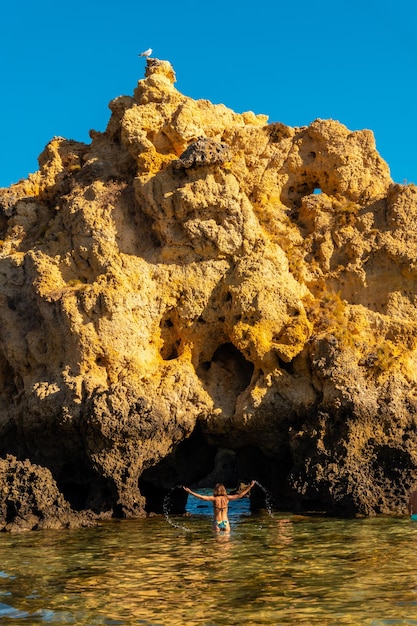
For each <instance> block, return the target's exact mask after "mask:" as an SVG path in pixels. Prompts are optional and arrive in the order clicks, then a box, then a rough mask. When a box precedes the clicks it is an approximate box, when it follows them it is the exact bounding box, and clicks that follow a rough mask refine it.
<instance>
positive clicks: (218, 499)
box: [184, 480, 255, 533]
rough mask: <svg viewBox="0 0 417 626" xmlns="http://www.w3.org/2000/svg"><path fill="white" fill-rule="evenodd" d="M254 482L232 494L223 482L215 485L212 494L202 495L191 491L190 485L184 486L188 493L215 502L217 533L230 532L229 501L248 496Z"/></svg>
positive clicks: (214, 521)
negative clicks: (228, 492) (229, 493)
mask: <svg viewBox="0 0 417 626" xmlns="http://www.w3.org/2000/svg"><path fill="white" fill-rule="evenodd" d="M254 484H255V481H254V480H253V481H252V482H251V484H250V485H249V487H246V489H244V490H243V491H240V492H239V493H236V494H234V495H232V496H229V495H228V494H227V491H226V487H225V486H224V485H222V484H221V483H217V485H216V486H215V487H214V489H213V495H212V496H202V495H201V494H199V493H195V492H194V491H191V489H189V488H188V487H184V490H185V491H186V492H187V493H190V494H191V495H192V496H194V497H195V498H199V499H200V500H205V501H206V502H212V503H213V516H214V520H213V524H214V527H213V528H214V530H215V531H216V532H217V533H219V532H230V524H229V519H228V517H227V511H228V508H229V502H230V501H231V500H239V498H243V496H246V494H247V493H249V491H250V490H251V489H252V487H253V486H254Z"/></svg>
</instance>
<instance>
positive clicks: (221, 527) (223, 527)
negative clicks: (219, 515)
mask: <svg viewBox="0 0 417 626" xmlns="http://www.w3.org/2000/svg"><path fill="white" fill-rule="evenodd" d="M214 523H215V524H216V526H217V528H218V529H219V530H227V526H228V524H229V522H228V521H227V520H226V519H222V520H221V521H220V522H217V521H216V520H215V521H214Z"/></svg>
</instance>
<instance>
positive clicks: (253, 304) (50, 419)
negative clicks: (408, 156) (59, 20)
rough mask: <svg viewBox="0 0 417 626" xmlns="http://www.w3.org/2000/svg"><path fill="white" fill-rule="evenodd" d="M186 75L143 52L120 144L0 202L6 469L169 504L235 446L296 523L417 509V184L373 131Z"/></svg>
mask: <svg viewBox="0 0 417 626" xmlns="http://www.w3.org/2000/svg"><path fill="white" fill-rule="evenodd" d="M174 84H175V74H174V71H173V68H172V67H171V65H170V63H169V62H167V61H161V60H158V59H148V60H147V68H146V77H145V78H144V79H143V80H139V82H138V85H137V87H136V89H135V91H134V94H133V96H121V97H119V98H116V99H115V100H113V101H112V102H111V103H110V110H111V117H110V120H109V123H108V126H107V129H106V131H105V132H103V133H99V132H93V131H92V132H91V143H90V144H89V145H86V144H83V143H77V142H74V141H68V140H65V139H63V138H60V137H55V138H53V139H52V140H51V142H50V143H49V144H48V145H47V146H46V148H45V150H44V151H43V153H42V154H41V155H40V157H39V171H38V172H36V173H35V174H32V175H30V176H29V177H28V179H27V180H22V181H20V182H19V183H17V184H15V185H12V186H11V187H10V188H8V189H3V190H1V191H0V206H1V216H0V226H1V249H0V311H1V319H2V323H1V326H0V455H1V456H2V457H4V459H7V458H9V459H13V463H14V464H16V462H17V461H16V459H20V460H22V461H23V460H25V459H27V462H28V463H29V465H30V463H34V464H36V465H37V466H39V467H45V468H47V469H48V471H49V472H50V475H51V480H53V481H55V483H56V486H57V488H58V490H59V491H60V492H61V493H62V494H63V495H64V496H65V498H66V499H67V501H68V502H69V503H70V504H71V506H72V508H73V509H74V510H75V511H77V512H81V511H84V510H88V509H91V510H92V511H93V512H94V513H95V514H96V515H98V516H99V515H116V516H135V515H142V514H144V513H145V512H160V511H161V509H162V501H163V498H164V495H165V494H166V493H168V491H169V490H170V489H171V488H172V487H173V486H175V485H176V484H180V483H192V482H196V481H200V480H203V479H204V477H205V476H207V475H209V474H210V473H212V472H213V471H214V466H215V459H216V455H217V456H218V453H220V452H221V451H222V450H229V451H230V453H229V456H228V459H229V458H232V459H234V475H236V472H240V474H239V478H240V479H243V480H245V479H246V480H247V479H249V478H258V479H259V480H261V481H262V483H263V484H265V485H266V486H267V488H268V489H269V490H270V492H271V493H272V495H273V497H274V498H275V505H276V506H277V507H280V508H283V509H284V510H288V509H293V510H298V511H305V510H310V509H316V510H325V511H327V512H329V513H337V514H346V515H352V514H365V515H366V514H373V513H378V512H382V513H389V512H401V511H403V510H405V509H404V503H405V496H406V493H407V491H408V490H409V489H410V488H411V486H412V484H413V482H414V480H415V479H416V478H417V428H416V418H415V415H416V408H417V393H416V388H417V387H416V383H417V346H416V342H417V339H416V337H417V332H416V331H417V305H416V302H417V287H416V285H417V282H416V272H417V229H416V226H415V224H416V219H415V217H416V214H417V193H416V187H415V186H414V185H408V186H401V185H397V184H394V183H393V182H392V180H391V178H390V173H389V169H388V166H387V164H386V163H385V162H384V161H383V160H382V159H381V157H380V156H379V154H378V152H377V151H376V148H375V142H374V138H373V134H372V133H371V131H369V130H363V131H355V132H352V131H350V130H348V129H347V128H346V127H345V126H343V125H342V124H340V123H339V122H336V121H333V120H320V119H318V120H315V121H314V122H313V123H312V124H311V125H310V126H308V127H301V128H290V127H288V126H285V125H284V124H282V123H280V122H273V123H268V119H267V117H266V116H264V115H255V114H253V113H252V112H247V113H243V114H237V113H235V112H233V111H232V110H230V109H228V108H227V107H225V106H224V105H222V104H219V105H214V104H212V103H211V102H209V101H207V100H197V101H196V100H192V99H191V98H188V97H186V96H185V95H183V94H181V93H180V92H179V91H178V90H177V89H176V88H175V86H174ZM8 455H9V456H8ZM25 462H26V461H25ZM3 463H6V460H4V462H3ZM29 465H28V467H29ZM4 471H5V472H6V470H4ZM217 473H218V472H217ZM5 475H6V474H5ZM52 477H53V478H52ZM223 479H224V481H225V482H226V483H227V481H228V480H229V479H230V477H228V476H224V477H223ZM55 483H54V484H55ZM67 515H68V512H67V511H66V512H65V516H66V517H65V519H67ZM3 522H4V520H3ZM12 523H13V520H10V519H8V520H7V524H9V525H10V524H12Z"/></svg>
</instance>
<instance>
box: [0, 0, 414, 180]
mask: <svg viewBox="0 0 417 626" xmlns="http://www.w3.org/2000/svg"><path fill="white" fill-rule="evenodd" d="M416 7H417V2H416V0H397V1H393V0H391V1H389V2H388V1H387V0H381V1H380V2H376V1H373V0H361V1H358V0H350V1H349V2H343V3H336V2H330V1H328V0H325V1H320V0H318V1H317V2H313V1H312V0H286V1H285V2H284V1H282V0H265V1H264V2H263V3H261V2H252V3H249V2H245V1H244V0H238V1H235V0H232V1H227V0H223V1H221V2H220V1H219V0H211V1H210V2H196V1H193V2H190V1H188V0H182V1H181V2H175V1H172V0H170V1H169V2H168V1H166V0H148V1H147V2H145V1H143V0H136V1H135V2H133V1H131V0H119V1H118V2H117V1H115V2H109V1H108V0H102V1H101V2H97V1H96V0H84V1H83V2H81V1H80V0H72V2H70V3H62V2H57V0H53V1H52V0H39V1H38V2H35V1H33V0H23V1H20V2H16V3H12V2H7V3H5V5H4V6H3V7H2V9H1V14H2V18H3V19H2V34H1V38H0V53H1V56H0V58H1V63H2V72H1V98H0V121H1V158H0V186H3V187H8V186H9V185H11V184H12V183H13V182H17V181H18V180H19V179H20V178H25V177H26V176H27V175H28V173H29V172H34V171H36V170H37V169H38V163H37V158H38V156H39V154H40V152H41V151H42V150H43V148H44V147H45V145H46V144H47V143H48V141H49V140H50V139H52V137H53V136H55V135H58V136H63V137H65V138H67V139H75V140H77V141H85V142H89V141H90V139H89V135H88V131H89V130H90V129H94V130H99V131H103V130H105V128H106V125H107V122H108V120H109V116H110V111H109V109H108V106H107V105H108V103H109V102H110V100H112V99H113V98H115V97H117V96H119V95H122V94H123V95H131V94H132V93H133V90H134V89H135V87H136V83H137V81H138V80H139V79H141V78H143V77H144V68H145V61H144V60H143V59H139V58H138V56H137V55H138V53H139V52H141V51H142V50H144V49H146V48H148V47H151V48H153V49H154V55H153V56H156V57H158V58H160V59H167V60H169V61H170V62H171V63H172V65H173V67H174V69H175V72H176V75H177V84H176V87H177V88H178V89H179V90H180V91H181V92H182V93H184V94H185V95H187V96H190V97H192V98H206V99H208V100H211V101H212V102H214V103H220V102H222V103H223V104H225V105H226V106H228V107H230V108H232V109H234V110H235V111H237V112H243V111H248V110H251V111H254V112H255V113H264V114H266V115H268V116H269V121H270V122H275V121H281V122H283V123H285V124H288V125H291V126H304V125H308V124H310V123H311V122H312V121H313V120H314V119H316V118H322V119H327V118H332V119H335V120H339V121H340V122H342V123H343V124H345V125H346V126H347V127H348V128H349V129H351V130H358V129H362V128H368V129H370V130H372V131H373V132H374V135H375V138H376V144H377V149H378V151H379V153H380V154H381V156H382V157H383V158H384V159H385V160H386V161H387V163H388V165H389V167H390V170H391V176H392V178H393V179H394V180H395V181H396V182H399V183H403V182H414V183H417V158H416V151H417V123H416V110H417V103H416V101H417V98H416V90H417V34H416V33H417V19H416V18H417V8H416Z"/></svg>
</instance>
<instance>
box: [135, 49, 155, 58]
mask: <svg viewBox="0 0 417 626" xmlns="http://www.w3.org/2000/svg"><path fill="white" fill-rule="evenodd" d="M151 54H152V48H148V49H147V50H144V51H143V52H141V53H140V54H138V57H146V58H148V57H150V56H151Z"/></svg>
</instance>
